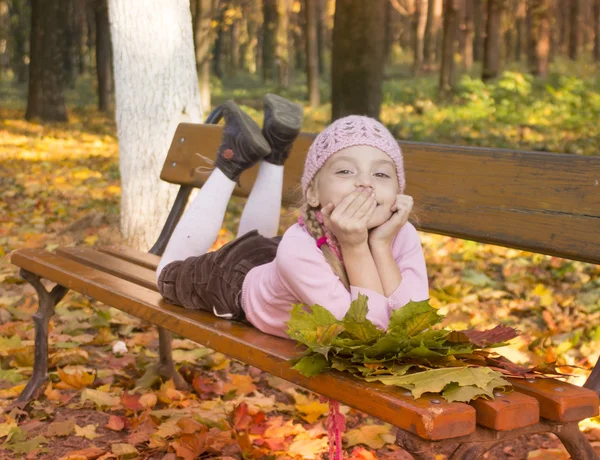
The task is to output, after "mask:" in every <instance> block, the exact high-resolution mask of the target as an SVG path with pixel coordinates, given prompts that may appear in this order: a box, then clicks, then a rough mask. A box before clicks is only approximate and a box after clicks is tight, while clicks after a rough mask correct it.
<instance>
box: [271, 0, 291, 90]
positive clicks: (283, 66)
mask: <svg viewBox="0 0 600 460" xmlns="http://www.w3.org/2000/svg"><path fill="white" fill-rule="evenodd" d="M276 1H277V14H276V16H275V17H276V20H275V21H276V22H275V63H276V65H277V80H278V83H279V86H281V87H283V88H287V87H288V86H289V85H290V71H291V69H290V53H289V23H290V2H289V0H276Z"/></svg>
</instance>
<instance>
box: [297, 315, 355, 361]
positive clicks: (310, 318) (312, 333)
mask: <svg viewBox="0 0 600 460" xmlns="http://www.w3.org/2000/svg"><path fill="white" fill-rule="evenodd" d="M286 324H287V326H288V329H287V334H288V335H289V336H290V337H291V338H292V339H295V340H297V341H298V342H301V343H303V344H304V345H306V346H307V347H309V348H310V349H311V350H313V351H316V352H318V353H321V354H323V355H325V356H327V354H328V352H329V349H330V348H331V346H330V345H331V343H332V341H333V339H334V338H335V337H336V336H337V335H338V334H339V333H341V332H342V331H343V330H344V326H342V324H341V322H340V321H338V320H337V319H336V317H335V316H333V314H332V313H331V312H330V311H329V310H327V309H326V308H324V307H322V306H320V305H313V306H312V307H309V308H308V307H305V306H304V305H301V304H298V305H294V306H293V307H292V312H291V317H290V319H289V321H288V322H287V323H286Z"/></svg>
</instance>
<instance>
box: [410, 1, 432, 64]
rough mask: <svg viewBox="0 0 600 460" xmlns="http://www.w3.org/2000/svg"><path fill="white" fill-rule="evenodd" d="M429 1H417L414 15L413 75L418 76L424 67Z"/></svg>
mask: <svg viewBox="0 0 600 460" xmlns="http://www.w3.org/2000/svg"><path fill="white" fill-rule="evenodd" d="M427 5H428V1H427V0H416V3H415V13H414V15H413V31H414V35H413V75H418V74H419V72H420V71H421V68H422V67H423V46H424V39H425V27H426V26H427Z"/></svg>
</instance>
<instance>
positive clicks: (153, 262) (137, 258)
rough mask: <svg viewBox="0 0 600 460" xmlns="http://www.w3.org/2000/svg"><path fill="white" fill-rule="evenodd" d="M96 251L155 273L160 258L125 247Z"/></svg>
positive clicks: (111, 247)
mask: <svg viewBox="0 0 600 460" xmlns="http://www.w3.org/2000/svg"><path fill="white" fill-rule="evenodd" d="M98 250H99V251H100V252H105V253H106V254H110V255H113V256H115V257H118V258H119V259H123V260H128V261H129V262H133V263H134V264H136V265H140V266H142V267H146V268H149V269H150V270H154V271H156V267H157V266H158V263H159V262H160V256H157V255H154V254H149V253H147V252H142V251H138V250H137V249H132V248H128V247H127V246H101V247H99V248H98Z"/></svg>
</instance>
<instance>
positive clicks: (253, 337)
mask: <svg viewBox="0 0 600 460" xmlns="http://www.w3.org/2000/svg"><path fill="white" fill-rule="evenodd" d="M11 262H12V263H13V264H15V265H17V266H19V267H22V268H24V269H26V270H29V271H31V272H34V273H36V274H38V275H40V276H42V277H43V278H46V279H48V280H51V281H54V282H56V283H59V284H61V285H63V286H66V287H68V288H69V289H72V290H74V291H77V292H80V293H82V294H84V295H89V296H90V297H93V298H94V299H97V300H99V301H101V302H104V303H106V304H108V305H111V306H114V307H115V308H118V309H120V310H122V311H124V312H126V313H129V314H132V315H134V316H136V317H138V318H141V319H144V320H146V321H149V322H151V323H152V324H156V325H158V326H161V327H164V328H165V329H168V330H170V331H173V332H176V333H178V334H181V335H183V336H184V337H187V338H189V339H191V340H193V341H195V342H197V343H199V344H201V345H204V346H206V347H209V348H213V349H215V350H217V351H220V352H222V353H224V354H226V355H228V356H231V357H233V358H235V359H239V360H240V361H242V362H244V363H247V364H250V365H252V366H256V367H258V368H260V369H262V370H264V371H266V372H269V373H270V374H273V375H275V376H278V377H281V378H283V379H285V380H289V381H291V382H293V383H295V384H297V385H300V386H302V387H304V388H307V389H309V390H312V391H315V392H317V393H319V394H322V395H324V396H327V397H329V398H333V399H336V400H339V401H342V402H343V403H344V404H347V405H349V406H351V407H354V408H355V409H358V410H360V411H363V412H366V413H368V414H370V415H373V416H375V417H377V418H380V419H382V420H384V421H386V422H389V423H391V424H393V425H396V426H398V427H400V428H402V429H404V430H407V431H410V432H412V433H415V434H416V435H418V436H420V437H422V438H424V439H431V440H439V439H446V438H452V437H458V436H465V435H467V434H470V433H473V432H474V430H475V409H474V408H473V407H471V406H469V405H466V404H462V403H447V402H445V401H443V400H440V399H439V398H437V397H435V396H431V397H430V396H425V397H422V398H419V399H418V400H415V399H414V398H413V397H412V396H410V394H409V393H408V392H406V391H404V390H402V389H400V388H394V387H389V386H386V385H383V384H378V383H366V382H363V381H361V380H358V379H356V378H354V377H353V376H352V375H348V374H345V373H341V372H335V371H332V372H328V373H324V374H321V375H318V376H315V377H304V376H302V375H301V374H299V373H298V372H296V371H295V370H293V369H292V368H291V366H290V364H289V362H288V361H289V359H290V358H292V357H294V356H297V354H298V352H299V350H298V348H297V347H296V344H295V342H293V341H291V340H286V339H282V338H279V337H274V336H270V335H267V334H263V333H262V332H260V331H258V330H256V329H254V328H253V327H251V326H247V325H244V324H241V323H237V322H234V321H228V320H223V319H219V318H216V317H215V316H213V315H211V314H207V313H204V312H201V311H190V310H185V309H184V308H182V307H178V306H174V305H170V304H168V303H166V302H165V301H164V300H163V299H162V297H161V296H160V294H158V293H157V292H155V291H152V290H150V289H148V288H146V287H143V286H140V285H138V284H135V283H132V282H130V281H126V280H123V279H120V278H118V277H116V276H114V275H111V274H109V273H106V272H103V271H100V270H98V269H95V268H92V267H89V266H86V265H83V264H81V263H79V262H76V261H74V260H72V259H68V258H65V257H64V256H61V255H58V254H54V253H50V252H47V251H44V250H39V249H23V250H17V251H14V252H13V253H12V255H11Z"/></svg>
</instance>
